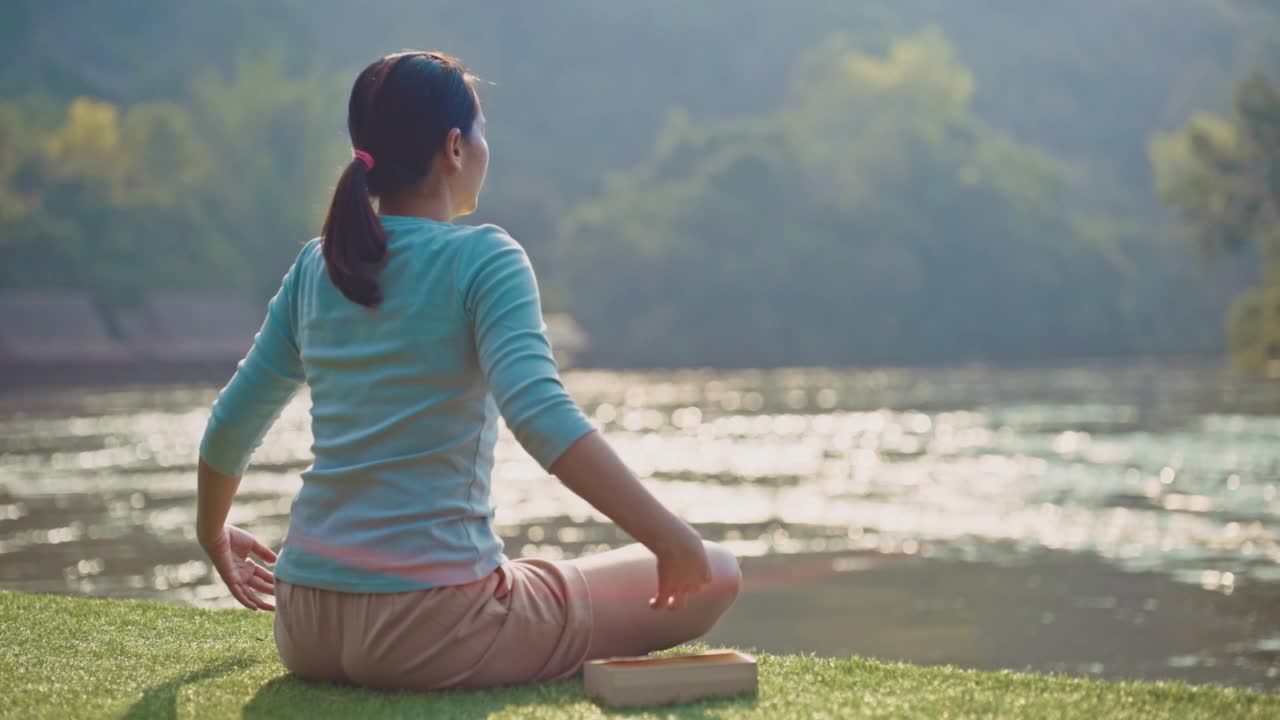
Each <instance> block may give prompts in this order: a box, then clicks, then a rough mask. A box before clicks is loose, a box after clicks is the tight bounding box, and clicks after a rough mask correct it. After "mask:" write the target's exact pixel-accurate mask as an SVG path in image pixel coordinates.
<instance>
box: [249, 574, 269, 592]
mask: <svg viewBox="0 0 1280 720" xmlns="http://www.w3.org/2000/svg"><path fill="white" fill-rule="evenodd" d="M248 584H249V587H250V588H251V589H253V590H257V591H258V592H260V593H266V594H267V595H275V594H276V588H275V586H274V585H272V584H271V583H270V582H268V581H266V580H263V579H262V578H260V577H258V576H257V575H254V576H253V577H251V578H249V583H248Z"/></svg>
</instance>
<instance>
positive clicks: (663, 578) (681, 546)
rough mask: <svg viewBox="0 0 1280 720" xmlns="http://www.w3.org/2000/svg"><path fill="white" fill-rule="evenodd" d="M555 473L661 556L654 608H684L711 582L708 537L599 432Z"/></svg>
mask: <svg viewBox="0 0 1280 720" xmlns="http://www.w3.org/2000/svg"><path fill="white" fill-rule="evenodd" d="M550 470H551V472H552V473H553V474H554V475H555V476H556V477H558V478H559V479H560V481H561V482H562V483H564V485H565V487H567V488H569V489H570V490H572V491H573V492H574V493H575V494H577V495H578V496H579V497H581V498H582V499H583V500H586V501H587V502H588V503H591V506H592V507H594V508H595V509H597V510H599V511H600V512H602V513H604V514H605V515H606V516H608V518H609V519H610V520H612V521H614V522H615V523H617V524H618V527H621V528H622V529H623V530H625V531H626V532H627V533H628V534H629V535H631V537H633V538H635V539H636V540H637V541H639V542H640V543H642V544H643V545H644V546H645V547H647V548H649V550H651V551H652V552H653V554H654V555H655V556H657V558H658V596H657V598H655V599H654V600H652V601H651V602H650V605H652V606H654V607H681V606H683V605H684V599H685V596H686V595H688V594H690V593H693V592H697V590H698V589H699V588H701V587H702V586H704V585H705V584H706V583H708V582H710V581H711V566H710V563H709V561H708V560H707V556H706V550H705V548H704V546H703V544H702V537H701V536H700V535H699V534H698V532H697V531H696V530H694V529H693V528H692V527H690V526H689V525H688V524H687V523H685V522H684V521H683V520H681V519H680V518H678V517H676V515H675V514H673V513H672V512H671V511H670V510H668V509H667V508H666V507H665V506H664V505H663V504H662V503H661V502H659V501H658V499H657V498H655V497H654V496H653V495H652V494H651V493H650V492H649V490H648V489H647V488H645V486H644V485H643V484H641V483H640V480H639V479H637V478H636V476H635V475H634V474H633V473H632V472H631V470H630V469H629V468H627V466H626V465H625V464H624V463H623V462H622V459H621V458H619V457H618V455H617V453H615V452H614V451H613V448H611V447H610V446H609V443H607V442H605V439H604V438H603V437H601V435H600V433H599V432H596V431H592V432H589V433H587V434H586V435H583V436H582V437H581V438H579V439H578V440H577V441H576V442H574V443H573V444H572V445H570V446H569V449H568V450H566V451H565V452H564V453H563V454H561V456H560V457H559V458H557V459H556V461H555V462H554V463H552V465H551V468H550Z"/></svg>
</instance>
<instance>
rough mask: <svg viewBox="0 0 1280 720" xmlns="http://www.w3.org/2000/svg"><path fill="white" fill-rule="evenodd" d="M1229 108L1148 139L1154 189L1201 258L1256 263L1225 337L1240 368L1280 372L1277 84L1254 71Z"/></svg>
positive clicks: (1279, 127)
mask: <svg viewBox="0 0 1280 720" xmlns="http://www.w3.org/2000/svg"><path fill="white" fill-rule="evenodd" d="M1232 110H1233V112H1232V116H1231V117H1230V118H1224V117H1220V116H1217V115H1212V114H1207V113H1204V114H1199V115H1196V116H1195V117H1194V118H1192V119H1191V121H1190V122H1188V123H1187V125H1186V126H1185V127H1183V128H1181V129H1180V130H1178V131H1176V132H1170V133H1165V134H1160V135H1157V136H1156V137H1155V138H1154V139H1153V140H1152V143H1151V158H1152V163H1153V165H1154V167H1155V171H1156V178H1157V192H1158V194H1159V196H1160V199H1161V200H1163V201H1164V202H1165V203H1166V204H1168V205H1169V206H1171V207H1173V208H1176V209H1177V210H1178V212H1179V215H1180V217H1181V219H1182V220H1183V225H1184V228H1185V232H1186V235H1187V237H1188V238H1189V239H1190V240H1191V241H1192V243H1193V244H1194V245H1195V247H1196V249H1197V250H1198V252H1199V254H1200V256H1201V257H1202V258H1203V259H1204V260H1205V261H1213V260H1216V259H1218V258H1219V257H1221V256H1222V255H1224V254H1227V253H1248V254H1249V256H1250V257H1252V258H1256V260H1257V262H1258V263H1259V264H1260V265H1261V268H1262V269H1261V272H1260V273H1259V275H1260V279H1261V283H1260V286H1259V287H1257V288H1254V289H1251V290H1248V291H1246V292H1244V293H1243V294H1242V295H1241V296H1240V297H1239V298H1238V299H1237V300H1236V301H1235V303H1234V304H1233V305H1232V307H1231V309H1230V311H1229V312H1228V316H1227V339H1228V343H1229V345H1230V348H1231V353H1232V359H1233V362H1234V364H1235V366H1236V367H1237V368H1238V369H1240V370H1245V371H1250V372H1258V371H1266V372H1269V373H1272V374H1280V87H1277V86H1274V85H1272V84H1271V83H1270V82H1269V81H1268V79H1267V77H1266V75H1265V74H1263V73H1262V72H1254V73H1252V74H1250V75H1249V76H1248V77H1246V78H1245V79H1244V80H1242V81H1241V82H1240V83H1239V84H1238V85H1237V87H1236V92H1235V99H1234V102H1233V105H1232Z"/></svg>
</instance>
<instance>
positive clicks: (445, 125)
mask: <svg viewBox="0 0 1280 720" xmlns="http://www.w3.org/2000/svg"><path fill="white" fill-rule="evenodd" d="M475 83H476V78H475V76H473V75H471V74H470V73H469V72H467V70H466V68H464V67H463V66H462V64H461V63H460V62H458V61H457V60H456V59H454V58H451V57H449V56H447V55H441V54H440V53H434V52H402V53H395V54H392V55H387V56H386V57H383V58H380V59H378V60H376V61H374V62H373V63H372V64H370V65H369V66H368V67H367V68H365V69H364V71H363V72H361V73H360V75H359V76H358V77H357V78H356V82H355V85H353V86H352V88H351V99H350V101H349V102H348V104H347V131H348V132H349V133H350V135H351V145H352V147H353V148H354V149H355V150H357V151H360V152H361V153H362V154H363V153H367V155H368V157H369V158H370V161H369V162H368V163H367V164H366V161H365V160H364V159H361V158H360V157H353V158H352V160H351V162H350V163H348V164H347V167H346V169H345V170H343V171H342V177H340V178H339V179H338V185H337V187H336V188H334V191H333V200H332V201H331V202H330V204H329V214H328V215H327V216H326V217H325V220H324V227H323V228H322V229H321V246H322V248H323V251H324V260H325V266H326V267H327V269H328V272H329V279H330V280H331V281H333V284H334V286H335V287H337V288H338V290H339V291H341V292H342V294H343V295H345V296H346V297H347V298H348V299H350V300H351V301H352V302H356V303H359V304H361V305H364V306H365V307H370V308H376V307H378V306H379V305H380V304H381V303H382V288H381V287H380V286H379V284H378V274H379V272H380V271H381V270H382V268H383V266H385V265H386V262H387V259H388V254H387V236H386V232H385V231H384V230H383V229H382V222H381V220H379V218H378V215H377V213H375V212H374V209H373V202H372V198H374V197H386V196H388V195H392V194H394V193H396V192H399V191H401V190H403V189H405V188H407V187H410V186H412V185H414V184H416V183H418V182H421V181H422V179H423V178H425V177H426V176H427V173H428V172H430V170H431V159H432V158H433V157H434V156H435V154H436V153H437V152H439V151H440V149H441V148H443V147H444V141H445V138H446V137H447V136H448V134H449V131H450V130H452V129H453V128H458V129H459V130H461V131H462V133H463V134H464V135H469V134H470V133H471V129H472V126H473V125H474V124H475V119H476V116H477V115H478V114H479V111H480V102H479V99H478V98H477V96H476V89H475Z"/></svg>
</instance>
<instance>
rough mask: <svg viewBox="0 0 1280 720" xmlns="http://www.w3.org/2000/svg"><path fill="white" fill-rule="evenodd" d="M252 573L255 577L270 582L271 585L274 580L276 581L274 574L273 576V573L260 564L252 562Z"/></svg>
mask: <svg viewBox="0 0 1280 720" xmlns="http://www.w3.org/2000/svg"><path fill="white" fill-rule="evenodd" d="M253 574H254V576H255V577H260V578H262V579H263V580H265V581H267V582H268V583H271V584H273V585H274V584H275V582H276V576H275V575H272V574H271V571H270V570H268V569H266V568H264V567H262V566H261V565H259V564H257V563H254V564H253Z"/></svg>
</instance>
